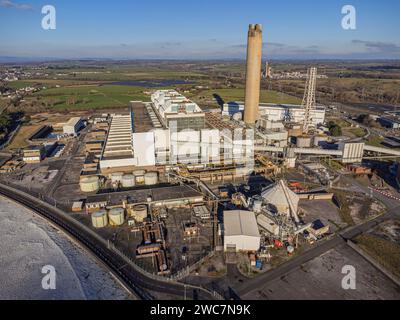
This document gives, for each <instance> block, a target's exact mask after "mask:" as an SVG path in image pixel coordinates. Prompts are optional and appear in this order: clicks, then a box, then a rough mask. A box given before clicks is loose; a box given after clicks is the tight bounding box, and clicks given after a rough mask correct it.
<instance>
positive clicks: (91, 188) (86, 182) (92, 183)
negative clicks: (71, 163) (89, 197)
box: [79, 177, 100, 192]
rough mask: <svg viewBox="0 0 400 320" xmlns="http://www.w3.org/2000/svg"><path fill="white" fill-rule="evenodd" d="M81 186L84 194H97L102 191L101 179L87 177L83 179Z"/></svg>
mask: <svg viewBox="0 0 400 320" xmlns="http://www.w3.org/2000/svg"><path fill="white" fill-rule="evenodd" d="M79 185H80V187H81V190H82V191H83V192H96V191H99V189H100V179H99V177H86V178H83V179H81V181H80V182H79Z"/></svg>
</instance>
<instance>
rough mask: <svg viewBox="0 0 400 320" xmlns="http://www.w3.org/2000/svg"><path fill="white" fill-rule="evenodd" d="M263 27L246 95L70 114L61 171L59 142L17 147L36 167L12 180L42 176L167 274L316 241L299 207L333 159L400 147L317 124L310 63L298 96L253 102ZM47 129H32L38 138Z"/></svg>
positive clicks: (176, 98)
mask: <svg viewBox="0 0 400 320" xmlns="http://www.w3.org/2000/svg"><path fill="white" fill-rule="evenodd" d="M262 34H263V31H262V26H261V25H259V24H255V25H253V24H252V25H250V26H249V30H248V45H247V61H246V79H245V82H246V86H245V88H244V91H245V99H244V101H243V102H242V101H231V102H228V103H225V104H223V105H222V106H220V107H221V108H220V109H214V110H211V111H205V109H202V108H201V107H200V106H199V105H198V104H197V103H195V102H194V101H192V100H190V99H188V98H187V97H185V96H183V95H182V94H181V93H179V92H178V91H176V90H173V89H164V90H154V91H153V92H151V93H150V95H151V98H150V102H143V101H130V103H129V106H128V111H124V112H121V113H111V114H110V113H107V114H103V115H93V114H91V116H90V117H89V118H88V119H85V121H82V119H81V118H80V117H74V118H72V119H71V120H70V121H68V122H67V123H65V124H63V126H62V127H63V136H65V137H66V138H67V139H68V140H67V141H68V142H71V144H70V145H71V146H72V147H70V148H65V149H69V151H68V152H70V154H74V156H72V155H68V158H67V157H65V158H66V159H67V160H66V161H65V162H64V164H65V167H68V171H67V174H66V175H65V177H63V179H59V181H58V182H57V181H56V182H52V183H54V185H52V184H51V183H50V181H51V179H53V178H54V176H55V175H57V172H58V171H59V170H60V171H61V172H63V170H64V168H60V167H57V166H56V164H58V162H56V164H54V163H52V165H54V168H55V169H54V170H49V167H50V164H49V163H47V166H46V160H45V158H46V157H48V156H50V154H53V153H54V154H57V153H59V150H58V149H57V148H58V146H57V144H55V143H53V144H52V146H49V145H39V146H30V147H29V148H25V150H24V153H23V155H24V157H23V161H24V162H25V163H26V164H28V165H32V166H34V165H36V166H38V167H35V168H33V169H32V171H33V172H35V171H36V172H35V174H36V178H30V177H28V178H26V179H25V178H24V180H21V179H22V178H21V177H20V176H19V175H18V176H17V181H19V182H20V183H23V184H25V183H31V187H33V188H34V187H35V185H36V184H40V183H42V184H44V185H46V189H45V190H48V191H49V192H47V191H46V194H47V193H48V194H50V195H51V196H54V199H56V200H57V202H56V204H57V203H58V204H60V203H61V205H68V210H71V211H72V212H73V213H76V214H78V215H79V213H86V214H87V215H80V216H79V218H78V219H79V221H80V222H82V221H83V223H86V224H89V225H90V227H91V228H93V229H95V231H98V229H102V230H101V231H99V235H102V236H103V237H105V238H106V239H107V240H108V241H110V239H112V240H113V241H115V243H116V244H117V245H118V244H119V245H120V248H122V249H123V251H124V252H128V255H129V257H130V258H132V261H134V263H135V264H137V266H140V268H142V269H144V270H146V272H151V273H153V275H154V276H155V275H157V276H162V277H164V276H170V275H171V274H173V277H175V278H173V280H176V279H178V278H177V277H180V279H182V278H183V277H185V276H186V275H188V274H189V273H190V272H192V271H193V270H196V268H198V267H199V265H200V264H201V263H203V262H204V261H203V259H204V258H206V257H210V256H211V255H212V254H214V253H216V252H217V251H226V252H228V253H230V252H245V253H246V254H247V253H249V252H250V254H251V257H250V259H252V260H251V263H253V262H254V264H256V262H255V259H253V258H252V257H254V256H256V255H257V256H258V261H260V259H264V258H265V260H264V261H268V259H269V258H268V256H269V254H270V252H268V248H270V247H271V246H272V247H274V246H278V247H279V246H280V247H283V246H284V245H285V246H286V249H287V252H288V253H289V254H292V253H293V252H294V250H295V248H297V247H298V238H299V236H301V237H303V240H306V241H310V242H313V241H318V240H319V239H321V236H322V235H324V234H326V233H328V231H329V227H327V226H324V225H323V224H322V222H321V221H319V220H315V217H314V216H313V217H312V218H310V217H307V214H305V211H302V208H301V206H300V200H306V201H312V200H327V199H328V200H330V201H332V199H333V197H334V193H331V187H332V184H333V183H334V181H335V180H336V178H337V173H338V172H337V171H335V170H331V169H330V168H328V167H330V162H331V161H332V160H335V161H337V162H340V163H339V164H338V165H339V166H340V168H341V170H347V168H348V167H356V168H355V169H354V168H353V169H352V170H356V171H357V170H363V169H364V168H362V167H361V166H357V165H356V166H354V165H352V164H361V163H362V161H363V159H365V158H366V157H368V158H371V159H375V157H378V156H379V157H382V156H383V157H385V156H389V157H392V156H395V157H400V151H396V150H394V149H387V148H383V147H375V146H370V145H366V144H365V143H364V142H362V141H363V139H364V138H359V139H356V138H348V139H347V138H346V137H344V138H343V139H335V138H334V137H333V136H332V135H331V133H330V130H329V128H327V127H326V125H325V124H326V122H327V121H326V117H327V116H328V117H330V116H331V115H330V114H326V109H325V107H324V106H322V105H318V104H317V102H316V97H315V91H316V79H317V69H316V68H313V67H311V68H310V69H309V71H308V73H307V79H306V83H305V90H304V98H303V101H302V103H301V104H300V105H293V104H273V103H260V89H261V77H262V72H261V68H262V67H261V66H262V48H263V36H262ZM267 68H269V67H268V66H267ZM267 71H268V70H267ZM329 119H330V118H329ZM86 120H87V121H86ZM84 127H86V128H85V129H83V128H84ZM50 129H51V128H50V127H47V126H46V127H42V128H40V129H39V130H38V132H35V133H34V134H33V135H32V137H31V138H30V139H31V140H34V141H42V140H46V139H48V138H46V137H48V136H49V132H48V131H49V130H50ZM50 131H51V130H50ZM82 131H83V132H82ZM51 136H52V135H50V137H51ZM42 142H43V141H42ZM82 144H84V148H79V147H83V145H82ZM53 145H54V146H53ZM62 150H64V149H62ZM74 150H76V151H74ZM377 154H378V156H377ZM319 157H321V158H326V159H324V160H326V161H329V162H328V164H325V165H323V162H322V161H319V160H315V159H318V158H319ZM70 159H73V160H71V161H70ZM80 161H81V162H80ZM43 162H44V164H43ZM11 165H13V164H12V163H10V166H11ZM17 165H18V163H17ZM41 165H42V167H40V166H41ZM52 168H53V167H52ZM287 168H296V169H297V170H285V169H287ZM360 168H361V169H360ZM39 169H40V170H39ZM69 169H71V170H70V171H71V173H70V172H69ZM7 170H9V169H7ZM48 171H49V172H50V171H51V172H50V174H49V173H48ZM28 174H29V172H28V171H26V175H28ZM63 174H64V173H63ZM340 174H342V172H340ZM291 175H293V176H295V179H294V180H295V181H296V182H297V181H299V179H300V178H304V180H305V178H306V177H307V178H308V177H311V178H310V180H312V183H308V185H307V186H305V187H304V188H303V187H299V185H300V183H297V184H294V185H293V181H290V182H289V181H286V180H285V179H290V177H291ZM72 176H73V178H71V177H72ZM299 176H300V178H298V177H299ZM339 178H340V177H339ZM56 180H57V179H56ZM254 180H255V182H254ZM41 181H42V182H41ZM304 184H306V183H305V182H304ZM78 185H79V187H78ZM315 185H317V186H318V187H317V188H316V189H315ZM296 188H297V189H296ZM321 189H322V190H321ZM299 190H300V191H299ZM304 190H305V191H304ZM303 191H304V192H303ZM311 191H312V192H311ZM43 194H45V193H44V192H43V193H42V195H43ZM71 203H72V206H71V205H70V204H71ZM71 208H72V209H71ZM318 209H319V208H317V210H316V211H317V215H319V211H318ZM89 215H90V217H88V216H89ZM310 216H312V215H311V214H310ZM304 218H306V219H304ZM85 219H86V220H85ZM321 219H322V218H321ZM328 222H329V221H328ZM118 228H120V229H118ZM116 229H117V231H115V230H116ZM120 233H121V236H120V237H119V236H118V235H119V234H120ZM227 256H229V254H227ZM199 261H200V262H199ZM196 264H197V266H196ZM191 268H192V269H191Z"/></svg>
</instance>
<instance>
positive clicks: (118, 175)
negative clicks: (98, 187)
mask: <svg viewBox="0 0 400 320" xmlns="http://www.w3.org/2000/svg"><path fill="white" fill-rule="evenodd" d="M123 176H124V174H123V173H122V172H114V173H111V174H110V179H111V182H112V183H119V182H121V181H122V178H123Z"/></svg>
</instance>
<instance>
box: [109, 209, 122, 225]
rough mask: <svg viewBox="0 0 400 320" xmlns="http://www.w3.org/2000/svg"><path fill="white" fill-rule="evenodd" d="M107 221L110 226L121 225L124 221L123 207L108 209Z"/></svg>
mask: <svg viewBox="0 0 400 320" xmlns="http://www.w3.org/2000/svg"><path fill="white" fill-rule="evenodd" d="M108 221H109V222H110V225H111V226H121V225H123V224H124V222H125V210H124V208H114V209H111V210H110V211H108Z"/></svg>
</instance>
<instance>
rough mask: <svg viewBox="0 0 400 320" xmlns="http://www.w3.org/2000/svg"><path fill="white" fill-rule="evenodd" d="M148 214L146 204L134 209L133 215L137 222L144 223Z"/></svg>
mask: <svg viewBox="0 0 400 320" xmlns="http://www.w3.org/2000/svg"><path fill="white" fill-rule="evenodd" d="M147 212H148V210H147V206H146V205H145V204H138V205H136V206H134V207H133V208H132V210H131V215H132V217H133V218H134V219H135V220H136V221H137V222H143V220H144V219H146V218H147Z"/></svg>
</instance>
